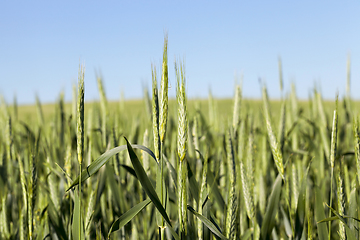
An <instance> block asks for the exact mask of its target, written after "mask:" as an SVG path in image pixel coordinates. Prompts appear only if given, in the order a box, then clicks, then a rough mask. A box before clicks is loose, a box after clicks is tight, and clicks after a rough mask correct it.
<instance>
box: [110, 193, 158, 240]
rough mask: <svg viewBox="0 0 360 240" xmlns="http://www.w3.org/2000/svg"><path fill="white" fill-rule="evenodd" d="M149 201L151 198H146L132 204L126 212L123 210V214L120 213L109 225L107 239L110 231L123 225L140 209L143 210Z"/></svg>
mask: <svg viewBox="0 0 360 240" xmlns="http://www.w3.org/2000/svg"><path fill="white" fill-rule="evenodd" d="M150 202H151V199H150V198H148V199H146V200H144V201H142V202H140V203H138V204H136V205H135V206H133V207H132V208H131V209H129V210H128V211H127V212H125V213H124V214H123V215H121V216H120V217H119V218H118V219H116V221H115V222H114V223H113V224H112V225H111V227H110V230H109V233H108V239H110V235H111V233H113V232H115V231H117V230H119V229H120V228H122V227H123V226H125V225H126V224H127V223H128V222H130V221H131V219H133V218H134V217H135V216H136V215H137V214H138V213H139V212H141V210H143V209H144V208H145V207H147V205H149V203H150Z"/></svg>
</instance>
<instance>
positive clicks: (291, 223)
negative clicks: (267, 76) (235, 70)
mask: <svg viewBox="0 0 360 240" xmlns="http://www.w3.org/2000/svg"><path fill="white" fill-rule="evenodd" d="M167 68H168V62H167V39H165V44H164V54H163V65H162V68H161V74H160V75H158V74H157V73H158V69H156V67H155V66H153V68H152V77H153V86H152V91H151V96H150V94H149V93H148V92H147V91H145V94H144V99H143V101H141V102H126V101H120V102H118V103H114V102H108V101H107V99H106V94H105V92H104V88H103V82H102V79H101V78H98V87H99V93H100V102H99V103H87V104H84V102H83V101H84V91H85V94H86V77H85V85H84V69H83V68H80V69H79V85H78V87H77V88H76V87H75V88H74V94H73V95H74V98H73V102H72V104H65V103H64V100H63V97H62V96H60V98H59V101H58V103H57V104H54V105H46V106H45V105H42V104H41V103H40V101H39V100H38V99H37V104H36V106H27V107H23V106H19V107H18V106H17V104H16V102H15V103H14V104H13V105H11V106H9V105H7V104H6V103H5V102H4V101H3V102H2V103H1V113H0V124H1V125H0V126H1V133H2V134H1V136H2V137H1V138H0V153H1V158H0V172H1V177H0V238H1V239H46V238H50V239H106V238H111V239H171V238H174V239H215V238H216V239H358V238H359V231H358V227H359V226H358V219H359V212H358V201H359V200H358V197H359V189H358V188H359V187H358V186H359V182H360V162H359V161H360V143H359V142H360V139H359V121H358V117H357V116H358V115H357V112H356V102H353V101H351V99H350V97H349V95H347V96H346V97H345V98H344V99H343V100H336V101H334V102H324V101H323V99H322V98H321V95H320V93H318V92H317V91H314V92H313V94H312V95H311V97H310V98H309V99H308V101H306V102H300V101H298V100H297V97H296V93H295V88H293V89H292V91H291V93H290V94H288V95H286V97H284V98H282V99H281V100H280V101H276V102H275V101H274V102H271V101H269V100H268V94H267V90H266V88H265V86H261V91H262V94H263V97H262V101H255V100H253V101H250V100H245V99H242V93H241V86H239V85H237V86H236V87H235V91H234V92H235V96H234V99H233V100H217V99H214V98H213V97H212V96H211V94H209V98H208V100H191V101H190V100H189V101H188V100H187V97H186V91H185V90H186V86H185V84H186V79H185V76H186V74H185V67H184V66H183V65H182V64H181V63H179V62H177V63H175V69H176V71H175V72H176V76H175V81H176V83H175V84H173V85H175V86H176V101H175V100H171V99H168V91H169V87H168V85H169V76H168V69H167ZM279 69H280V86H281V90H282V77H281V62H280V64H279ZM158 78H159V79H158ZM170 78H171V76H170Z"/></svg>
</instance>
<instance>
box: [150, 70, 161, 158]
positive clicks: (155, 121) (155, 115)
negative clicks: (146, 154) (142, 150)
mask: <svg viewBox="0 0 360 240" xmlns="http://www.w3.org/2000/svg"><path fill="white" fill-rule="evenodd" d="M151 70H152V71H151V72H152V126H153V134H154V149H155V156H156V158H157V159H159V157H160V136H159V100H158V89H157V79H156V69H155V66H153V65H152V69H151Z"/></svg>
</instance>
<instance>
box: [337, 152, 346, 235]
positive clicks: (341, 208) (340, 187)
mask: <svg viewBox="0 0 360 240" xmlns="http://www.w3.org/2000/svg"><path fill="white" fill-rule="evenodd" d="M343 160H344V157H343V158H342V159H341V160H340V161H339V165H338V167H337V168H336V169H337V174H336V175H337V176H336V185H337V205H338V206H337V207H338V212H339V214H340V215H341V216H344V215H345V198H344V175H343V174H344V173H343V171H342V166H341V165H342V161H343ZM338 234H339V236H340V239H346V237H345V225H344V223H343V222H341V221H339V230H338Z"/></svg>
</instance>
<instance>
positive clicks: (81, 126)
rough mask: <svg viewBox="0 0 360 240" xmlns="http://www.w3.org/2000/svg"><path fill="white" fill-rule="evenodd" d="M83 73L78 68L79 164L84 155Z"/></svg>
mask: <svg viewBox="0 0 360 240" xmlns="http://www.w3.org/2000/svg"><path fill="white" fill-rule="evenodd" d="M84 74H85V69H84V67H81V68H80V69H79V86H78V105H77V154H78V162H79V164H80V165H81V164H82V162H83V156H84Z"/></svg>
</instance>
